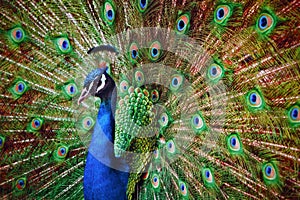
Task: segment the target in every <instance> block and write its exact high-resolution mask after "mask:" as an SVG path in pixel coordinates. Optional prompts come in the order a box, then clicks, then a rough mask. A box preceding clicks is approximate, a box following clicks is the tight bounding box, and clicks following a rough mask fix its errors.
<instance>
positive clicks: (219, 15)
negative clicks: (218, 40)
mask: <svg viewBox="0 0 300 200" xmlns="http://www.w3.org/2000/svg"><path fill="white" fill-rule="evenodd" d="M230 15H231V8H230V7H229V6H228V5H220V6H218V7H217V9H216V11H215V17H214V18H215V22H217V23H218V24H224V23H225V22H226V20H227V19H228V18H229V17H230Z"/></svg>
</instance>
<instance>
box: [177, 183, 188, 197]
mask: <svg viewBox="0 0 300 200" xmlns="http://www.w3.org/2000/svg"><path fill="white" fill-rule="evenodd" d="M179 189H180V193H181V194H182V195H183V196H186V195H187V187H186V184H185V183H184V182H182V181H180V182H179Z"/></svg>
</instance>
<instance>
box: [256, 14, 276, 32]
mask: <svg viewBox="0 0 300 200" xmlns="http://www.w3.org/2000/svg"><path fill="white" fill-rule="evenodd" d="M273 23H274V19H273V17H272V16H271V15H269V14H266V13H264V14H262V15H261V16H260V17H259V19H258V26H259V29H260V30H261V31H266V30H268V29H269V28H271V27H272V25H273Z"/></svg>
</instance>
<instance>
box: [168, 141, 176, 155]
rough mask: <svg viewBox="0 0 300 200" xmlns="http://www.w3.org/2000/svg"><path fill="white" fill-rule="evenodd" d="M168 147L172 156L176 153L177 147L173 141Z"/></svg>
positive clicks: (169, 142)
mask: <svg viewBox="0 0 300 200" xmlns="http://www.w3.org/2000/svg"><path fill="white" fill-rule="evenodd" d="M166 146H167V151H168V152H169V153H171V154H174V153H175V150H176V147H175V143H174V141H173V140H170V141H168V142H167V144H166Z"/></svg>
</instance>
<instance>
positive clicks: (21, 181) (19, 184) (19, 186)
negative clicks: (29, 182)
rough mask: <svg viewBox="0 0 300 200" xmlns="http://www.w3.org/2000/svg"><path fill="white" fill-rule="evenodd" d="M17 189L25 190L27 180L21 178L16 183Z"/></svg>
mask: <svg viewBox="0 0 300 200" xmlns="http://www.w3.org/2000/svg"><path fill="white" fill-rule="evenodd" d="M16 187H17V189H18V190H23V189H24V188H25V187H26V179H25V178H20V179H18V180H17V182H16Z"/></svg>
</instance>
